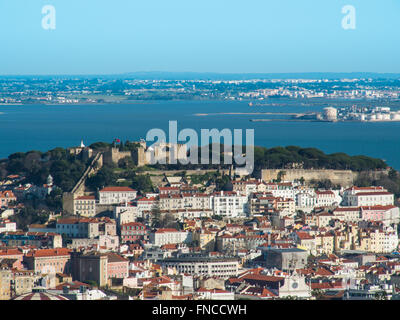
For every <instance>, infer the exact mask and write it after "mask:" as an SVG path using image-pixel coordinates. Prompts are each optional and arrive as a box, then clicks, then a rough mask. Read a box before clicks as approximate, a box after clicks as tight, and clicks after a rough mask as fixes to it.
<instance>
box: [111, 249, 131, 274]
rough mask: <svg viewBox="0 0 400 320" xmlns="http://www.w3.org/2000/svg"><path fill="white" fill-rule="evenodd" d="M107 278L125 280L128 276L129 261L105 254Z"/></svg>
mask: <svg viewBox="0 0 400 320" xmlns="http://www.w3.org/2000/svg"><path fill="white" fill-rule="evenodd" d="M107 257H108V262H107V278H108V279H111V278H127V277H128V276H129V260H128V259H125V258H123V257H121V256H120V255H119V254H116V253H113V252H110V253H107Z"/></svg>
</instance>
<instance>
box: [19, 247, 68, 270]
mask: <svg viewBox="0 0 400 320" xmlns="http://www.w3.org/2000/svg"><path fill="white" fill-rule="evenodd" d="M70 258H71V256H70V250H69V249H67V248H58V249H39V250H33V251H30V252H29V253H28V254H26V255H25V257H24V262H25V263H26V264H27V266H28V269H29V270H34V271H35V272H40V273H68V272H69V262H70Z"/></svg>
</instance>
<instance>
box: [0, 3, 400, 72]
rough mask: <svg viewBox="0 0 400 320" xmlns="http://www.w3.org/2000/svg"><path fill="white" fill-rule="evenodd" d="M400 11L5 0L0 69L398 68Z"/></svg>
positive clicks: (0, 13)
mask: <svg viewBox="0 0 400 320" xmlns="http://www.w3.org/2000/svg"><path fill="white" fill-rule="evenodd" d="M47 4H50V5H54V7H55V8H56V29H55V30H44V29H43V28H42V26H41V20H42V17H43V15H42V13H41V10H42V7H43V6H44V5H47ZM344 5H353V6H354V7H355V8H356V18H357V20H356V29H355V30H344V29H343V28H342V26H341V20H342V18H343V16H344V15H343V14H342V12H341V10H342V7H343V6H344ZM399 15H400V1H399V0H381V1H378V0H348V1H340V0H273V1H272V0H246V1H244V0H197V1H195V0H140V1H138V0H107V1H106V0H46V1H44V0H0V74H3V75H4V74H110V73H123V72H133V71H196V72H224V73H225V72H227V73H230V72H244V73H254V72H263V73H269V72H271V73H274V72H400V19H399Z"/></svg>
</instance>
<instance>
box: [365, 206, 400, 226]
mask: <svg viewBox="0 0 400 320" xmlns="http://www.w3.org/2000/svg"><path fill="white" fill-rule="evenodd" d="M399 215H400V214H399V208H398V207H396V206H393V205H387V206H379V205H377V206H364V207H361V217H362V220H365V221H382V222H385V223H388V224H390V223H398V220H399Z"/></svg>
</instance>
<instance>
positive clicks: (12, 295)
mask: <svg viewBox="0 0 400 320" xmlns="http://www.w3.org/2000/svg"><path fill="white" fill-rule="evenodd" d="M13 179H16V181H18V176H16V177H9V180H10V181H11V180H13ZM16 181H15V180H14V181H11V182H12V183H9V184H4V183H3V186H2V191H0V204H1V210H2V211H0V212H1V216H0V217H1V218H0V299H17V300H18V299H25V300H26V299H36V298H39V297H43V296H46V297H51V298H52V299H75V300H91V299H142V300H154V299H156V300H174V299H177V300H198V299H208V300H209V299H211V300H234V299H240V298H248V299H285V298H297V299H339V300H343V299H375V298H376V299H378V298H379V299H383V298H384V299H397V298H398V291H399V290H400V254H399V252H397V250H398V245H399V237H398V229H397V226H398V223H399V220H400V213H399V208H398V207H397V206H395V199H394V195H393V194H392V193H390V192H388V191H387V190H385V189H384V188H383V187H362V188H361V187H354V186H353V187H349V188H342V189H340V190H336V189H335V190H333V189H332V190H330V189H329V190H326V189H325V190H318V189H317V190H316V189H314V188H311V187H309V186H306V185H304V184H302V183H300V182H293V181H291V182H289V181H287V182H271V181H262V180H255V179H250V180H249V179H248V180H233V181H231V182H230V183H229V184H228V186H227V187H226V188H225V189H226V190H224V191H219V190H218V191H217V190H216V189H213V188H209V189H207V190H204V189H203V190H202V191H200V189H199V188H198V187H197V186H195V185H191V184H188V183H186V181H184V179H183V178H182V177H169V179H168V181H167V183H166V184H165V185H164V186H159V187H158V188H157V189H156V190H155V192H150V193H145V192H142V190H133V189H131V188H129V187H118V186H107V187H105V188H103V189H101V190H99V191H98V192H97V193H96V194H84V195H79V196H73V197H70V198H68V199H64V201H66V202H68V203H64V209H66V210H65V212H64V215H63V216H62V217H59V218H55V219H52V220H50V221H48V222H47V223H45V224H42V225H39V224H32V225H30V226H29V230H27V231H22V230H18V229H17V225H16V223H15V222H13V221H12V220H13V219H12V217H13V215H14V212H13V211H12V210H13V208H15V207H16V206H18V202H19V199H20V198H21V197H26V196H28V195H29V194H32V193H33V192H35V195H37V196H38V197H40V196H41V195H42V196H43V195H44V194H46V193H47V194H48V193H49V192H51V188H52V187H53V183H52V179H51V177H49V179H48V183H47V184H46V185H44V186H42V187H36V188H34V189H32V190H31V191H30V192H26V191H22V190H23V189H25V188H28V186H18V183H15V182H16ZM13 183H14V185H16V187H14V188H11V187H10V186H12V185H13ZM28 189H29V188H28ZM35 190H36V191H35ZM49 190H50V191H49ZM24 192H25V193H24ZM10 210H11V211H10ZM7 212H8V213H7ZM165 217H167V218H168V219H165ZM156 219H158V224H155V223H154V222H155V220H156ZM163 221H164V222H163ZM165 221H166V222H165ZM110 292H112V293H110Z"/></svg>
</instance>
